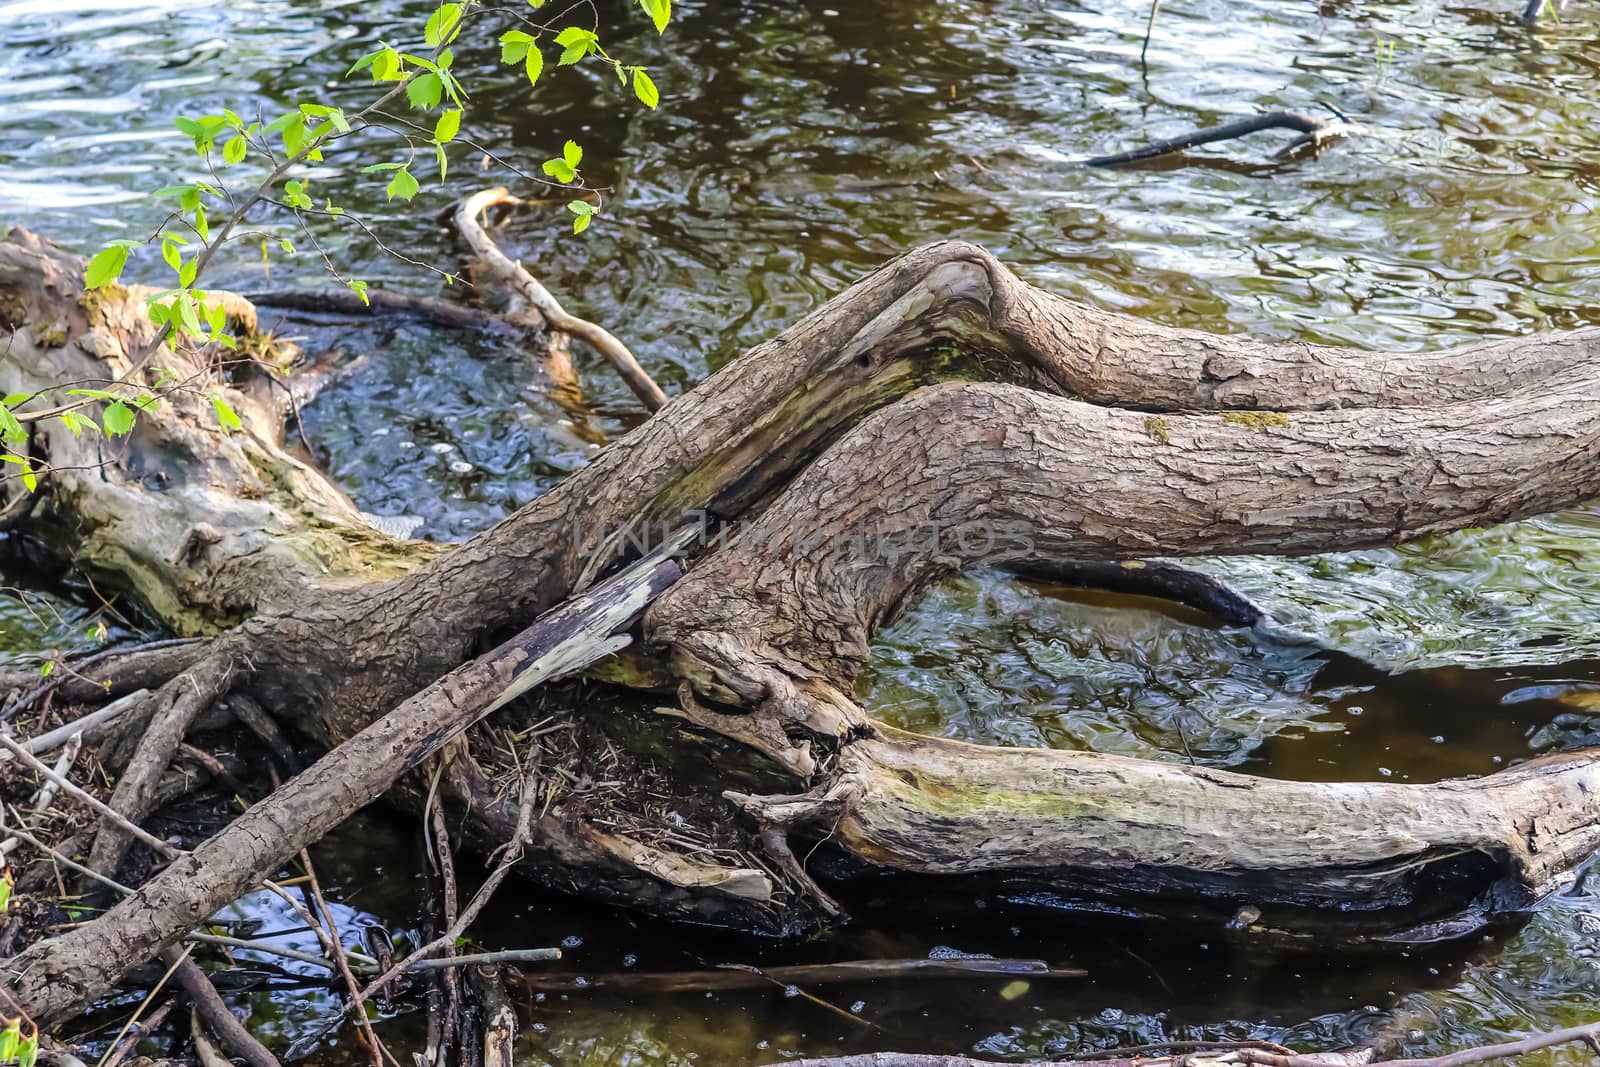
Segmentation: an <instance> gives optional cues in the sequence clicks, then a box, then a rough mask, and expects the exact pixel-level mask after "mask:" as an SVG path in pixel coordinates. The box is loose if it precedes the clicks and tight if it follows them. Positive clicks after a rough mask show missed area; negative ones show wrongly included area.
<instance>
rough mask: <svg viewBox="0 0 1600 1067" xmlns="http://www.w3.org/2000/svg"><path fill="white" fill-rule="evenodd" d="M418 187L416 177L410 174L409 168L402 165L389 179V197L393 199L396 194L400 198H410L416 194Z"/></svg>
mask: <svg viewBox="0 0 1600 1067" xmlns="http://www.w3.org/2000/svg"><path fill="white" fill-rule="evenodd" d="M419 188H421V187H420V186H419V185H418V184H417V179H415V178H413V177H412V176H411V172H410V171H409V170H406V169H405V168H404V167H402V168H401V169H399V170H397V171H395V172H394V177H393V178H390V179H389V199H390V200H393V199H394V198H395V197H397V196H398V197H399V198H400V199H401V200H410V199H411V198H412V197H414V196H416V195H417V190H418V189H419Z"/></svg>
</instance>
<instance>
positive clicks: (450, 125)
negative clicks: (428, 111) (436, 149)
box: [433, 107, 461, 144]
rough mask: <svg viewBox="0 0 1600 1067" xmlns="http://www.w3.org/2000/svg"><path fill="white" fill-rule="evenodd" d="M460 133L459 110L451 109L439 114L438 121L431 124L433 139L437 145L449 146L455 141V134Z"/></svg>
mask: <svg viewBox="0 0 1600 1067" xmlns="http://www.w3.org/2000/svg"><path fill="white" fill-rule="evenodd" d="M459 132H461V109H460V108H458V107H456V108H451V109H450V110H449V111H444V112H441V113H440V115H439V121H438V122H436V123H434V124H433V139H434V142H435V143H437V144H449V143H450V142H451V141H454V140H455V139H456V134H457V133H459Z"/></svg>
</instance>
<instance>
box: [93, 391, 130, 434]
mask: <svg viewBox="0 0 1600 1067" xmlns="http://www.w3.org/2000/svg"><path fill="white" fill-rule="evenodd" d="M133 423H134V414H133V409H132V408H130V407H129V406H128V405H126V404H124V403H123V402H122V401H120V400H114V401H112V402H111V403H109V404H107V405H106V409H105V410H104V411H102V412H101V413H100V425H102V426H104V427H105V431H106V433H107V434H108V435H109V436H111V437H121V436H122V435H123V434H126V433H129V432H131V431H132V430H133Z"/></svg>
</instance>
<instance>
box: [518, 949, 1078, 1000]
mask: <svg viewBox="0 0 1600 1067" xmlns="http://www.w3.org/2000/svg"><path fill="white" fill-rule="evenodd" d="M1087 973H1088V972H1087V971H1083V970H1079V969H1078V968H1076V967H1052V966H1051V965H1050V964H1048V963H1045V962H1044V961H1043V960H1012V959H988V958H978V957H971V958H965V959H948V960H931V959H911V960H845V961H842V962H839V963H802V964H794V965H789V966H782V967H751V966H747V965H742V964H741V965H736V964H729V965H727V966H724V967H719V968H717V969H715V970H707V971H618V972H614V973H611V974H596V975H575V974H537V973H535V974H520V975H517V976H516V977H515V978H514V979H513V981H515V982H516V984H517V985H519V986H521V987H522V988H524V989H530V990H535V991H560V992H571V991H573V990H583V989H597V990H604V991H607V992H613V993H641V992H642V993H704V992H707V991H710V990H719V989H759V988H761V987H763V986H766V987H771V986H772V985H773V984H774V983H777V984H779V985H784V984H790V983H792V984H795V985H850V984H853V983H855V982H876V981H882V980H884V979H886V978H893V979H895V980H896V981H906V980H916V979H923V978H934V979H943V978H966V979H974V978H976V979H982V978H991V979H992V978H995V977H1010V978H1015V977H1019V976H1026V977H1029V978H1081V977H1083V976H1084V975H1085V974H1087Z"/></svg>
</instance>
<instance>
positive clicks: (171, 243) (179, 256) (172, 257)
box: [161, 235, 183, 271]
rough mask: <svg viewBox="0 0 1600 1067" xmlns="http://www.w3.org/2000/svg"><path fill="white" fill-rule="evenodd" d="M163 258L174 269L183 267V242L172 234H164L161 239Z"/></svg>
mask: <svg viewBox="0 0 1600 1067" xmlns="http://www.w3.org/2000/svg"><path fill="white" fill-rule="evenodd" d="M161 258H162V259H164V260H166V261H167V266H169V267H171V268H172V269H173V270H175V271H176V270H182V269H183V242H181V241H179V240H178V239H177V238H174V237H171V236H170V235H163V237H162V239H161Z"/></svg>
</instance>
